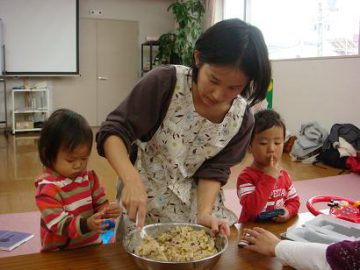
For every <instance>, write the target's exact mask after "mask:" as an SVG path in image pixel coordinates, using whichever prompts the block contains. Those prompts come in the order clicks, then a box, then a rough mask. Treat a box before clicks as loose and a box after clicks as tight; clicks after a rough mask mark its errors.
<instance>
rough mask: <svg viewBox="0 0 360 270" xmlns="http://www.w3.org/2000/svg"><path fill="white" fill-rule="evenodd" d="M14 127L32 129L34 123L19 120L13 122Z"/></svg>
mask: <svg viewBox="0 0 360 270" xmlns="http://www.w3.org/2000/svg"><path fill="white" fill-rule="evenodd" d="M15 126H16V129H32V128H34V123H33V122H31V121H19V122H16V124H15Z"/></svg>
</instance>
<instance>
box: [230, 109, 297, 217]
mask: <svg viewBox="0 0 360 270" xmlns="http://www.w3.org/2000/svg"><path fill="white" fill-rule="evenodd" d="M285 132H286V128H285V124H284V122H283V121H282V119H281V117H280V115H279V114H278V113H277V112H275V111H273V110H262V111H259V112H257V113H256V114H255V126H254V130H253V133H252V137H251V142H250V145H249V152H250V153H252V155H253V159H254V160H253V162H252V164H251V165H250V166H249V167H247V168H245V169H244V170H243V171H242V172H241V173H240V175H239V177H238V179H237V193H238V197H239V199H240V204H241V206H242V210H241V214H240V218H239V222H246V221H249V220H250V221H255V220H257V219H259V217H262V216H263V214H264V213H262V212H268V211H272V210H274V209H283V214H280V215H278V216H276V217H273V218H272V220H273V221H275V222H285V221H287V220H288V219H290V218H291V217H293V216H294V215H296V214H297V212H298V210H299V206H300V200H299V196H298V195H297V193H296V190H295V188H294V186H293V184H292V181H291V178H290V176H289V174H288V173H287V172H286V171H285V170H283V169H281V168H280V164H279V163H280V160H281V156H282V153H283V148H284V140H285ZM260 214H261V215H260ZM259 215H260V216H259Z"/></svg>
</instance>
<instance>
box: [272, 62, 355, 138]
mask: <svg viewBox="0 0 360 270" xmlns="http://www.w3.org/2000/svg"><path fill="white" fill-rule="evenodd" d="M272 68H273V79H274V97H273V107H274V109H276V110H277V111H278V112H279V113H280V114H281V115H282V117H283V118H284V121H285V122H286V125H287V128H288V130H289V131H290V132H291V133H292V134H295V133H296V132H298V131H299V129H300V125H301V123H306V122H309V121H317V122H318V123H319V124H320V125H321V126H322V127H324V128H326V129H328V130H330V128H331V126H332V125H333V124H335V123H352V124H354V125H356V126H357V127H359V128H360V57H347V58H328V59H303V60H286V61H272Z"/></svg>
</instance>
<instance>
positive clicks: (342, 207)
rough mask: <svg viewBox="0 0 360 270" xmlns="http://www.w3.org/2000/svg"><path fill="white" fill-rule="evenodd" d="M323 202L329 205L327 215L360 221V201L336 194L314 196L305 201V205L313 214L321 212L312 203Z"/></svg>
mask: <svg viewBox="0 0 360 270" xmlns="http://www.w3.org/2000/svg"><path fill="white" fill-rule="evenodd" d="M320 202H325V203H327V205H328V206H329V207H330V209H329V215H331V216H334V217H336V218H340V219H344V220H347V221H350V222H354V223H360V201H355V202H354V201H351V200H349V199H346V198H342V197H337V196H315V197H312V198H310V199H309V200H308V201H307V202H306V207H307V208H308V210H309V211H310V212H311V213H312V214H313V215H315V216H317V215H319V214H323V213H322V212H320V211H319V210H317V209H315V207H314V204H316V203H320Z"/></svg>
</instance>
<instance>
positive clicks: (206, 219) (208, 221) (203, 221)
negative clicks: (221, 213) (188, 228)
mask: <svg viewBox="0 0 360 270" xmlns="http://www.w3.org/2000/svg"><path fill="white" fill-rule="evenodd" d="M197 223H198V224H200V225H203V226H205V227H208V228H211V231H212V232H213V233H214V234H215V235H216V234H218V233H220V232H222V233H223V234H224V235H226V236H230V226H229V224H228V222H227V220H225V219H220V218H216V217H214V216H212V215H209V214H203V215H198V217H197Z"/></svg>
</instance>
